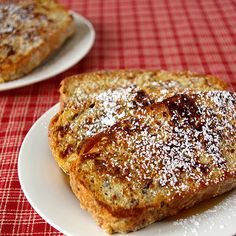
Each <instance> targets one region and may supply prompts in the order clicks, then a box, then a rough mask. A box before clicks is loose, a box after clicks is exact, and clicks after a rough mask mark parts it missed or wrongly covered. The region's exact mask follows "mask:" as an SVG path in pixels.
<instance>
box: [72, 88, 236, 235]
mask: <svg viewBox="0 0 236 236" xmlns="http://www.w3.org/2000/svg"><path fill="white" fill-rule="evenodd" d="M235 108H236V94H235V93H230V92H227V91H209V92H194V91H190V92H185V93H178V94H176V95H174V96H172V97H170V98H167V99H165V100H163V101H162V102H159V103H158V102H157V103H156V102H154V103H152V104H148V105H144V106H142V107H138V109H136V110H135V111H134V112H133V114H132V115H131V116H128V117H125V118H123V119H121V120H119V121H117V122H116V123H115V124H114V125H113V126H111V127H109V128H107V129H106V130H104V131H103V132H101V133H98V134H96V135H94V136H92V137H90V138H87V139H86V140H85V141H84V142H83V144H82V145H81V147H80V149H79V150H78V158H77V160H76V161H75V162H74V163H73V164H72V168H71V172H70V184H71V187H72V189H73V191H74V193H75V195H76V196H77V197H78V198H79V200H80V204H81V207H82V208H85V209H87V210H88V211H89V212H91V213H92V215H93V216H94V218H95V219H96V221H97V223H98V224H99V225H100V226H101V227H102V228H103V229H104V230H105V231H106V232H108V233H114V232H122V233H126V232H129V231H134V230H137V229H140V228H142V227H144V226H146V225H148V224H150V223H153V222H155V221H156V220H160V219H163V218H164V217H167V216H170V215H174V214H176V213H177V212H179V211H180V210H181V209H183V208H188V207H191V206H193V205H195V204H196V203H198V202H200V201H203V200H206V199H209V198H211V197H214V196H217V195H219V194H222V193H224V192H226V191H229V190H231V189H232V188H234V187H235V186H236V144H235V139H236V110H235Z"/></svg>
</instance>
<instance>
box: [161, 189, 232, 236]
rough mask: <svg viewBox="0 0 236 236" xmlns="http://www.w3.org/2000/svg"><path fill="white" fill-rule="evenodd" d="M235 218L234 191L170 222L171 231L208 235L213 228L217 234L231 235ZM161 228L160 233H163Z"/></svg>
mask: <svg viewBox="0 0 236 236" xmlns="http://www.w3.org/2000/svg"><path fill="white" fill-rule="evenodd" d="M235 218H236V191H234V192H232V193H230V195H229V196H227V197H226V199H224V201H222V202H221V203H220V204H217V205H215V206H214V207H212V208H210V209H208V210H206V211H204V212H203V213H198V214H195V215H192V216H189V217H187V218H183V219H179V220H175V221H173V222H172V225H171V224H170V225H169V227H171V229H172V232H173V233H175V234H178V232H181V235H184V236H189V235H194V236H198V235H209V234H211V233H212V231H213V230H214V231H215V232H217V233H218V235H233V234H234V233H235V228H232V226H233V225H234V221H235ZM164 232H165V230H164V229H162V230H161V231H160V233H164Z"/></svg>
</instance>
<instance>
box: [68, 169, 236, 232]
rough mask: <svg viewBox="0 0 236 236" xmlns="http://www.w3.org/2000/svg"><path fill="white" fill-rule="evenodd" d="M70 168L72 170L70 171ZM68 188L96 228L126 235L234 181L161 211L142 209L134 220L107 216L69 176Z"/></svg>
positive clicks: (225, 189) (223, 189) (235, 184)
mask: <svg viewBox="0 0 236 236" xmlns="http://www.w3.org/2000/svg"><path fill="white" fill-rule="evenodd" d="M72 168H73V167H72ZM70 185H71V188H72V191H73V192H74V194H75V195H76V197H77V198H78V199H79V200H80V206H81V207H82V208H83V209H85V210H87V211H88V212H90V213H91V214H92V216H93V218H94V219H95V220H96V222H97V224H98V225H99V226H100V227H101V228H102V229H103V230H104V231H106V232H107V233H109V234H112V233H116V232H119V233H128V232H130V231H136V230H138V229H141V228H143V227H145V226H147V225H149V224H151V223H154V222H155V221H159V220H162V219H164V218H166V217H169V216H173V215H176V214H177V213H179V211H180V210H183V209H188V208H190V207H192V206H194V205H196V204H197V203H199V202H202V201H205V200H208V199H210V198H212V197H216V196H218V195H220V194H223V193H225V192H228V191H230V190H232V189H234V188H235V187H236V182H235V179H234V178H232V179H228V180H227V181H225V182H224V183H218V184H216V185H214V186H209V187H207V188H205V189H201V190H198V191H197V192H194V193H189V194H188V195H187V194H186V195H185V196H183V197H181V198H179V199H173V201H171V202H169V204H168V205H163V206H162V207H161V209H158V208H156V209H155V208H145V209H142V212H141V214H138V215H135V217H126V218H125V217H124V218H120V217H117V216H113V215H112V214H111V212H110V211H109V210H108V209H107V208H106V207H104V206H103V205H102V204H101V203H100V202H99V201H97V200H96V199H95V198H94V194H93V193H92V192H91V191H90V190H89V189H88V188H86V187H85V186H84V185H83V184H81V183H80V181H79V180H77V179H76V177H75V176H74V175H72V176H70Z"/></svg>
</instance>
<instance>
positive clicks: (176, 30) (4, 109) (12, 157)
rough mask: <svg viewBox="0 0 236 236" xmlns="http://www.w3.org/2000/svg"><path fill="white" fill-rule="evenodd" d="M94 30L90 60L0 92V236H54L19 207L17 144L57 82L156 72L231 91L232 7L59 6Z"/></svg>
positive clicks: (84, 1)
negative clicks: (95, 74) (210, 81)
mask: <svg viewBox="0 0 236 236" xmlns="http://www.w3.org/2000/svg"><path fill="white" fill-rule="evenodd" d="M61 2H62V3H63V4H64V5H66V6H67V7H68V8H70V9H72V10H74V11H76V12H78V13H80V14H81V15H83V16H85V17H86V18H88V19H89V20H90V21H91V22H92V24H93V25H94V28H95V30H96V41H95V44H94V46H93V48H92V50H91V51H90V53H89V54H88V55H87V56H86V57H85V58H84V59H83V60H82V61H80V62H79V63H78V64H76V65H75V66H73V67H72V68H71V69H69V70H67V71H66V72H64V73H62V74H60V75H58V76H55V77H53V78H51V79H49V80H47V81H43V82H40V83H37V84H34V85H31V86H27V87H24V88H20V89H15V90H10V91H6V92H0V235H24V236H25V235H61V234H60V233H59V232H58V231H57V230H56V229H54V228H53V227H52V226H50V225H49V224H48V223H46V222H45V221H44V220H43V219H42V218H41V217H40V216H39V215H38V214H37V213H36V212H35V211H34V210H33V208H32V207H31V206H30V204H29V203H28V201H27V200H26V198H25V196H24V194H23V192H22V190H21V187H20V184H19V180H18V174H17V161H18V154H19V150H20V146H21V143H22V141H23V139H24V137H25V135H26V133H27V132H28V130H29V129H30V127H31V126H32V125H33V123H34V122H35V121H36V120H37V119H38V118H39V117H40V116H41V115H42V114H43V113H44V112H45V111H47V110H48V109H49V108H50V107H51V106H52V105H54V104H55V103H57V102H58V99H59V94H58V88H59V83H60V81H61V80H62V79H63V78H64V77H66V76H69V75H72V74H76V73H81V72H87V71H94V70H100V69H118V68H158V69H159V68H161V69H166V70H190V71H195V72H200V73H211V74H214V75H217V76H219V77H221V78H222V79H223V80H225V81H227V82H228V83H230V84H231V85H232V88H233V89H234V91H235V90H236V79H235V78H236V1H234V0H224V1H222V0H197V1H196V0H174V1H172V0H79V1H77V0H71V1H69V0H61Z"/></svg>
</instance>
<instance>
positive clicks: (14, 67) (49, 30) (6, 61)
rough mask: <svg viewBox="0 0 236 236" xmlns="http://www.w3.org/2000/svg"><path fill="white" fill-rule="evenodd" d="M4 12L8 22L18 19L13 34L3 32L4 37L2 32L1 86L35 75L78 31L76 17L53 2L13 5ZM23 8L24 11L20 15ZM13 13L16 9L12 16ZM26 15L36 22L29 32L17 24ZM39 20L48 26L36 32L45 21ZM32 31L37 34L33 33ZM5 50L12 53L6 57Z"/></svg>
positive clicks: (0, 54)
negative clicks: (32, 73)
mask: <svg viewBox="0 0 236 236" xmlns="http://www.w3.org/2000/svg"><path fill="white" fill-rule="evenodd" d="M47 2H48V5H47ZM46 6H47V7H48V8H46ZM30 7H31V8H30ZM5 8H6V9H7V10H8V12H9V13H8V21H10V19H11V17H14V19H15V18H16V19H15V20H16V21H15V25H14V23H12V24H13V26H12V27H13V28H12V29H13V31H12V32H10V33H3V32H2V34H1V32H0V37H2V38H1V39H2V41H1V42H0V70H1V72H0V82H6V81H9V80H14V79H17V78H19V77H21V76H22V75H24V74H27V73H29V72H30V71H32V70H33V69H34V68H35V67H37V66H38V65H39V64H41V63H42V61H44V60H45V59H46V58H47V57H48V56H49V55H50V54H52V53H53V52H54V51H55V50H56V49H58V48H59V47H61V45H62V44H63V43H64V42H65V40H66V39H67V38H68V37H70V36H71V35H72V34H73V33H74V31H75V25H74V20H73V17H72V16H71V15H69V13H68V12H67V11H66V10H65V9H64V8H63V7H62V6H61V5H59V4H57V3H56V2H54V1H45V0H41V1H35V0H29V1H20V2H12V3H7V4H5ZM21 8H22V11H20V10H21ZM11 9H14V11H13V13H12V12H11V11H12V10H11ZM32 9H33V10H32ZM0 10H1V9H0ZM25 11H29V12H28V13H27V14H28V17H33V18H34V19H33V21H31V22H33V23H32V24H31V25H30V26H29V27H28V28H27V26H24V28H23V29H21V28H20V27H21V26H20V24H21V23H19V24H18V23H17V19H18V18H20V17H21V15H23V14H25ZM17 12H19V13H17ZM14 14H15V15H16V16H15V15H14ZM11 15H12V16H11ZM60 15H61V19H60V17H59V16H60ZM17 17H18V18H17ZM40 17H41V18H42V19H43V20H45V22H46V23H45V25H42V26H40V28H34V27H39V26H38V24H39V23H38V22H40V21H43V20H42V19H41V18H40ZM20 19H21V18H20ZM46 19H47V20H46ZM6 21H7V20H6ZM18 21H19V20H18ZM17 27H19V30H18V31H16V29H17ZM33 29H34V31H32V30H33ZM30 37H32V39H31V38H30ZM31 41H32V42H31ZM23 44H24V45H23ZM6 46H7V47H8V48H11V53H10V52H8V53H7V55H5V54H4V48H6Z"/></svg>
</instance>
